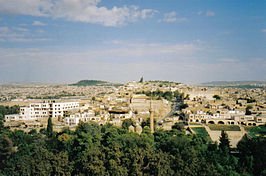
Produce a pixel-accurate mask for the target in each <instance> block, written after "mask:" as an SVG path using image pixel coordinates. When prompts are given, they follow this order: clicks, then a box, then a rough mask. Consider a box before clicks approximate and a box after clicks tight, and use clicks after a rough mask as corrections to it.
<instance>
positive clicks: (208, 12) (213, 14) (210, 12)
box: [206, 10, 215, 17]
mask: <svg viewBox="0 0 266 176" xmlns="http://www.w3.org/2000/svg"><path fill="white" fill-rule="evenodd" d="M206 16H210V17H211V16H215V13H214V12H213V11H210V10H207V11H206Z"/></svg>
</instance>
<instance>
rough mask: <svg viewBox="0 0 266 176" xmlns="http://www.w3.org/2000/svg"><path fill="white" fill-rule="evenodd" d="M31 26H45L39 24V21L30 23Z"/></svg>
mask: <svg viewBox="0 0 266 176" xmlns="http://www.w3.org/2000/svg"><path fill="white" fill-rule="evenodd" d="M32 25H33V26H45V25H46V24H44V23H42V22H40V21H33V23H32Z"/></svg>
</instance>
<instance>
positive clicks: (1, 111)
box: [0, 105, 19, 130]
mask: <svg viewBox="0 0 266 176" xmlns="http://www.w3.org/2000/svg"><path fill="white" fill-rule="evenodd" d="M18 113H19V106H11V107H9V106H2V105H0V130H1V129H3V127H4V124H3V123H4V120H5V115H8V114H18Z"/></svg>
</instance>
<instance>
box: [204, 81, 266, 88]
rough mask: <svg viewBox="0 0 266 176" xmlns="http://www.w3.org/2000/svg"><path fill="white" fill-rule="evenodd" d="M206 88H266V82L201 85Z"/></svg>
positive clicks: (220, 82)
mask: <svg viewBox="0 0 266 176" xmlns="http://www.w3.org/2000/svg"><path fill="white" fill-rule="evenodd" d="M200 85H204V86H214V87H234V88H250V89H251V88H265V87H266V81H211V82H205V83H201V84H200Z"/></svg>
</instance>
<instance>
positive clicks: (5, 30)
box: [0, 26, 8, 32]
mask: <svg viewBox="0 0 266 176" xmlns="http://www.w3.org/2000/svg"><path fill="white" fill-rule="evenodd" d="M0 32H8V27H6V26H5V27H0Z"/></svg>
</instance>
